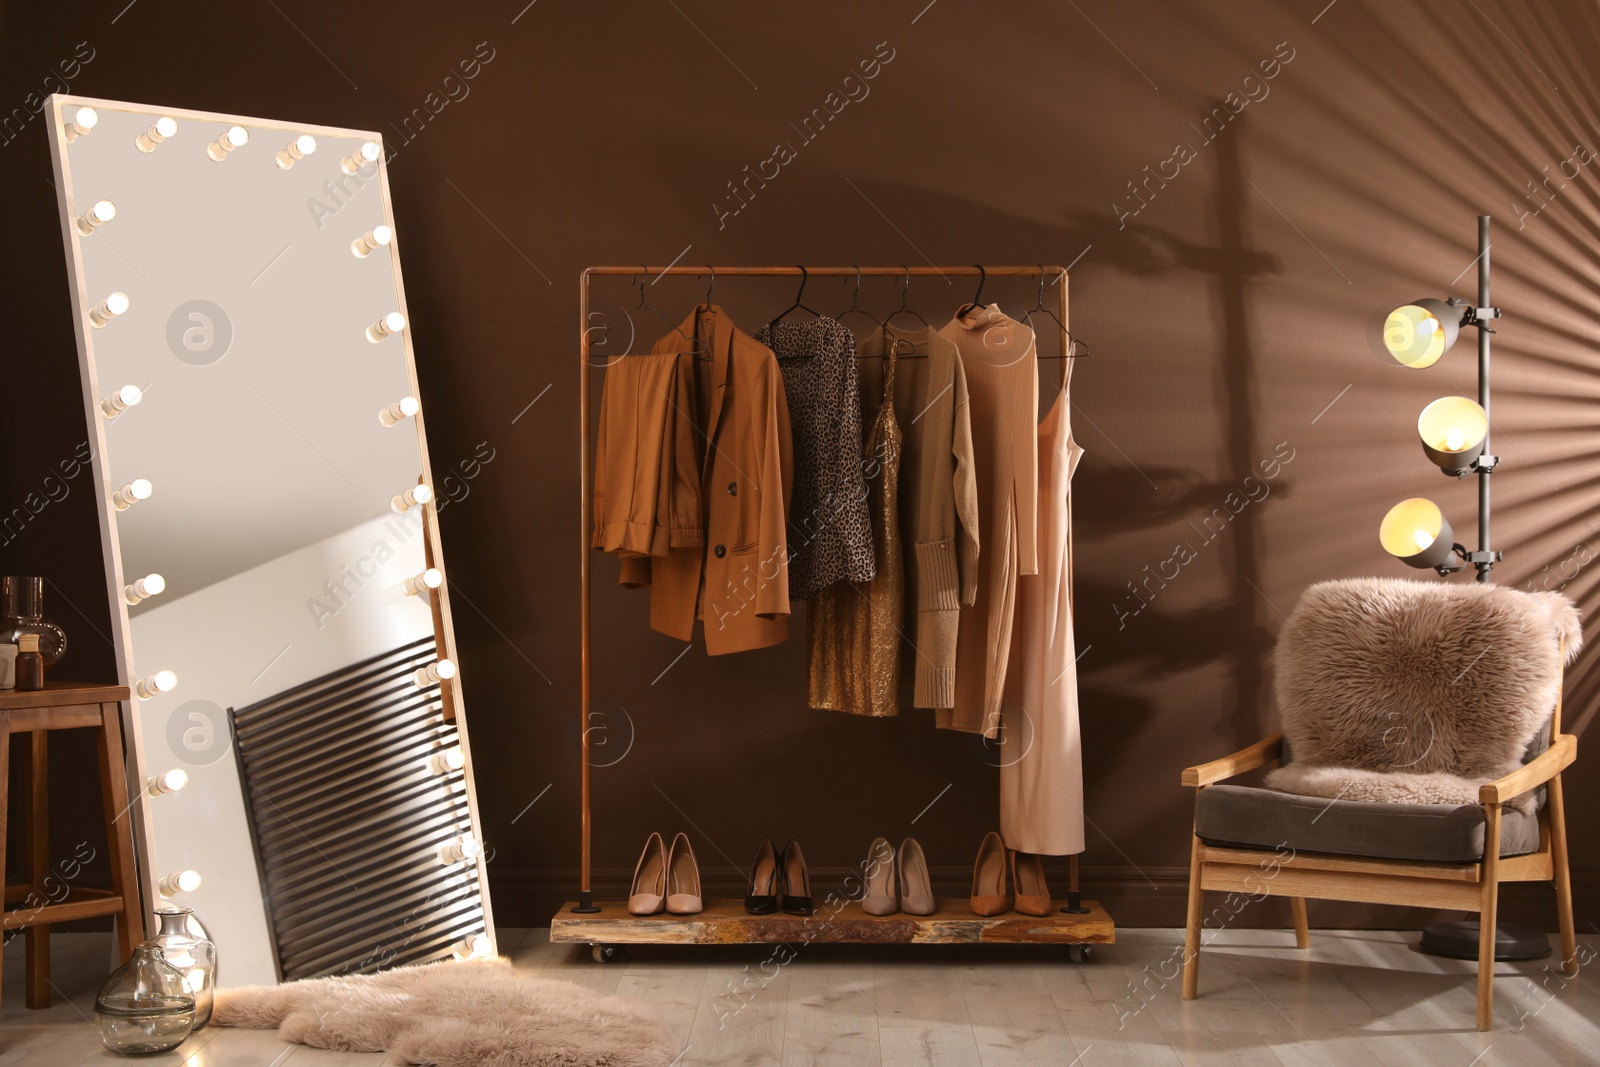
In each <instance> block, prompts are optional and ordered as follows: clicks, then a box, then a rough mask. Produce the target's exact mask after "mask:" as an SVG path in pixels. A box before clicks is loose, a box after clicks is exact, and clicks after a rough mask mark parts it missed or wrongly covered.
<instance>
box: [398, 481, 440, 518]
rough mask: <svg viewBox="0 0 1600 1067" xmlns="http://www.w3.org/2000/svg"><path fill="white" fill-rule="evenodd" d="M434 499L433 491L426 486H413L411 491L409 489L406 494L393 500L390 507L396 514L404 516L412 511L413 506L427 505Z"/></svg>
mask: <svg viewBox="0 0 1600 1067" xmlns="http://www.w3.org/2000/svg"><path fill="white" fill-rule="evenodd" d="M432 499H433V490H432V489H429V488H428V487H427V486H426V485H413V486H412V487H411V488H410V489H407V490H406V491H405V492H403V493H401V494H399V495H398V496H396V497H395V498H394V499H393V500H391V501H389V507H390V508H392V509H393V510H394V511H395V513H396V514H404V513H405V512H407V511H410V510H411V508H412V506H413V505H416V504H426V503H427V502H428V501H430V500H432Z"/></svg>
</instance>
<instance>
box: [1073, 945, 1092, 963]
mask: <svg viewBox="0 0 1600 1067" xmlns="http://www.w3.org/2000/svg"><path fill="white" fill-rule="evenodd" d="M1092 955H1094V949H1093V947H1092V946H1089V945H1068V946H1067V959H1069V960H1071V961H1072V962H1073V963H1087V962H1088V961H1089V957H1090V956H1092Z"/></svg>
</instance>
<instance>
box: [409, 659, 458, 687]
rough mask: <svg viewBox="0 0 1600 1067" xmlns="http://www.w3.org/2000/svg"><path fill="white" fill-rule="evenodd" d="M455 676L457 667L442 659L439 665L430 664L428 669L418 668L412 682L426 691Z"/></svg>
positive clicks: (412, 676)
mask: <svg viewBox="0 0 1600 1067" xmlns="http://www.w3.org/2000/svg"><path fill="white" fill-rule="evenodd" d="M455 676H456V665H455V664H454V663H452V662H450V661H449V660H447V659H442V660H439V661H438V662H437V663H430V664H428V665H427V666H426V667H418V668H417V669H416V672H415V673H413V674H412V675H411V681H412V682H414V683H415V684H416V687H417V688H418V689H426V688H428V686H430V685H438V684H439V683H440V682H448V681H449V680H450V679H452V678H454V677H455Z"/></svg>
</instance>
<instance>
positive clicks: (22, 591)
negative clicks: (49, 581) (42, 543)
mask: <svg viewBox="0 0 1600 1067" xmlns="http://www.w3.org/2000/svg"><path fill="white" fill-rule="evenodd" d="M22 634H38V635H39V655H40V656H42V657H43V658H44V666H45V670H47V671H48V670H49V669H50V668H51V667H54V666H55V665H56V664H57V663H58V662H60V660H61V657H62V656H65V655H66V654H67V632H66V631H65V630H63V629H62V628H61V627H59V626H57V625H56V624H55V623H53V622H51V621H50V620H49V619H47V618H45V617H44V579H43V578H19V577H4V578H0V644H7V645H14V644H16V643H17V638H18V637H19V636H21V635H22Z"/></svg>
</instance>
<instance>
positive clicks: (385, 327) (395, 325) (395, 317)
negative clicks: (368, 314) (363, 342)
mask: <svg viewBox="0 0 1600 1067" xmlns="http://www.w3.org/2000/svg"><path fill="white" fill-rule="evenodd" d="M405 328H406V317H405V316H404V315H402V314H400V312H398V311H391V312H389V314H387V315H385V316H384V317H383V318H381V319H379V320H378V321H377V322H375V323H373V324H372V325H371V326H368V327H367V340H368V341H370V342H371V343H372V344H377V343H378V342H379V341H381V340H383V339H384V338H385V337H388V336H390V335H391V334H396V333H399V332H400V331H401V330H403V329H405Z"/></svg>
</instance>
